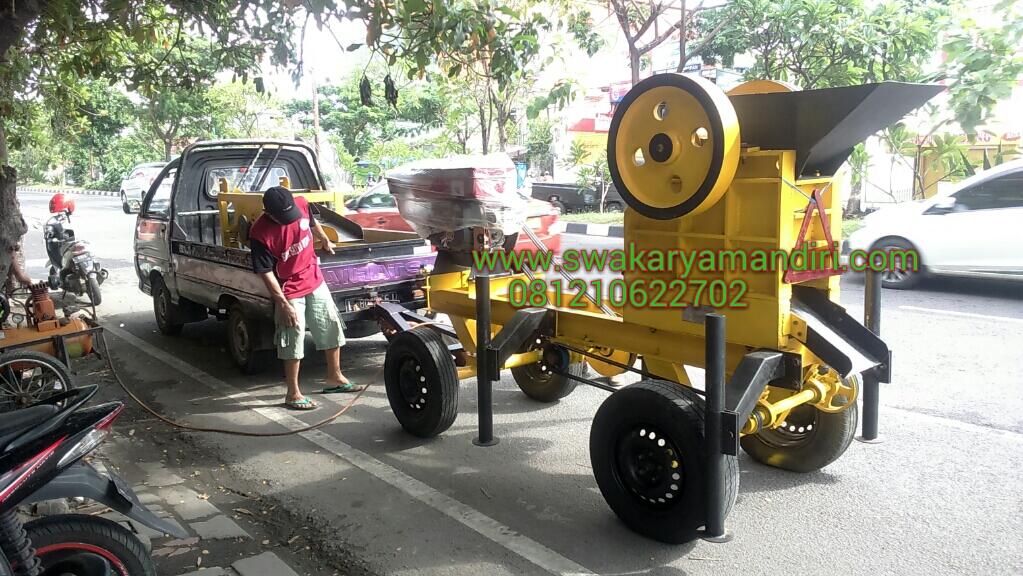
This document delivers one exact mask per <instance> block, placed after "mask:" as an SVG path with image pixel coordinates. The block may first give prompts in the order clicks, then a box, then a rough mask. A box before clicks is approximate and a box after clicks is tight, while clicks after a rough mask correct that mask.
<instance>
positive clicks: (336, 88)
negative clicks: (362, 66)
mask: <svg viewBox="0 0 1023 576" xmlns="http://www.w3.org/2000/svg"><path fill="white" fill-rule="evenodd" d="M374 72H376V73H379V72H380V70H376V71H374ZM361 79H362V76H361V75H358V76H355V75H353V76H350V77H348V78H347V79H345V80H344V81H343V82H342V83H341V84H340V85H328V86H320V87H318V89H317V92H318V93H319V95H320V98H319V109H320V129H321V130H323V131H324V132H326V133H328V134H330V135H335V136H337V137H338V138H339V139H340V141H341V143H342V144H343V145H344V148H345V150H347V151H348V153H349V154H351V155H352V156H354V157H356V158H362V157H363V156H364V155H365V154H366V153H367V152H369V150H370V148H372V147H373V145H374V144H375V143H377V142H379V141H387V140H391V139H394V138H402V137H409V136H416V135H419V134H422V133H423V132H426V131H428V130H431V129H434V128H440V127H441V126H442V124H443V121H444V106H445V102H444V99H443V98H442V96H441V94H440V90H439V89H438V87H437V86H435V85H434V84H432V83H428V82H423V81H412V82H410V83H409V84H408V85H407V86H405V87H403V88H402V89H401V90H400V91H399V92H398V101H397V103H396V104H395V105H394V106H388V105H387V104H386V103H384V102H383V101H382V99H374V105H372V106H367V105H363V103H362V98H361V96H360V93H359V83H360V82H361ZM284 114H285V115H287V116H289V117H292V118H294V119H296V120H298V121H299V122H300V123H301V125H302V126H303V127H305V128H312V125H313V119H312V100H311V99H300V100H293V101H291V102H287V103H285V105H284Z"/></svg>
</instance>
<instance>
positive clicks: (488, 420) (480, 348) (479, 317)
mask: <svg viewBox="0 0 1023 576" xmlns="http://www.w3.org/2000/svg"><path fill="white" fill-rule="evenodd" d="M475 285H476V393H477V395H478V402H479V408H478V412H479V435H478V436H476V438H473V440H472V443H473V444H475V445H477V446H494V445H496V444H497V443H498V442H499V441H500V440H499V439H498V438H497V437H495V436H494V382H493V380H494V376H497V377H498V378H500V372H498V373H496V374H493V375H492V374H491V368H492V367H491V365H490V364H491V362H490V355H491V354H493V352H492V351H491V350H490V275H489V274H488V273H487V271H486V270H484V269H482V268H480V269H479V270H477V271H476V280H475Z"/></svg>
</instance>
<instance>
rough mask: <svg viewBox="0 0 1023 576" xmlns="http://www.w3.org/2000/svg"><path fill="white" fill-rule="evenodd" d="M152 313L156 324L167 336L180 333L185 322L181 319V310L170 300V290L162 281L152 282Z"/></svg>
mask: <svg viewBox="0 0 1023 576" xmlns="http://www.w3.org/2000/svg"><path fill="white" fill-rule="evenodd" d="M153 313H154V314H155V315H156V326H157V328H159V329H160V332H161V333H163V334H165V335H167V336H175V335H177V334H180V333H181V329H182V328H183V327H184V326H185V323H184V322H182V321H181V311H180V310H179V309H178V306H177V305H176V304H174V302H172V301H171V295H170V290H168V289H167V287H166V286H164V284H163V281H156V282H154V283H153Z"/></svg>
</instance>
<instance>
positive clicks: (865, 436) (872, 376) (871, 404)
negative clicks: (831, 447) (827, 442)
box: [857, 270, 881, 442]
mask: <svg viewBox="0 0 1023 576" xmlns="http://www.w3.org/2000/svg"><path fill="white" fill-rule="evenodd" d="M863 325H864V326H866V328H867V330H870V331H871V332H873V333H874V334H875V335H876V336H878V337H880V336H881V273H880V272H877V271H874V270H868V271H867V272H866V288H865V290H864V294H863ZM879 381H880V379H879V378H878V374H877V371H876V369H875V368H871V369H870V370H867V371H866V372H864V373H863V428H862V430H861V436H860V437H859V438H857V439H858V440H860V441H861V442H880V439H879V438H878V433H877V420H878V412H879V411H880V404H881V398H880V393H881V387H880V385H879Z"/></svg>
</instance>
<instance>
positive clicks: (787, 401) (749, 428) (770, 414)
mask: <svg viewBox="0 0 1023 576" xmlns="http://www.w3.org/2000/svg"><path fill="white" fill-rule="evenodd" d="M819 395H820V391H818V390H816V389H814V388H805V389H803V390H800V391H799V392H797V393H795V394H793V395H792V396H786V397H785V398H782V399H781V400H778V401H777V402H761V403H760V404H759V405H758V406H757V407H756V411H757V412H759V413H760V419H761V421H760V423H758V422H757V419H756V418H755V417H754V416H750V418H749V420H748V421H747V422H746V426H745V427H744V428H743V429H742V433H743V434H752V433H754V432H757V431H758V430H759V429H760V428H771V427H773V426H774V423H775V422H777V421H778V417H779V416H781V415H782V414H784V413H785V412H788V411H789V410H792V409H793V408H795V407H796V406H800V405H802V404H806V403H808V402H813V401H814V400H815V399H816V398H817V397H818V396H819Z"/></svg>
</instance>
